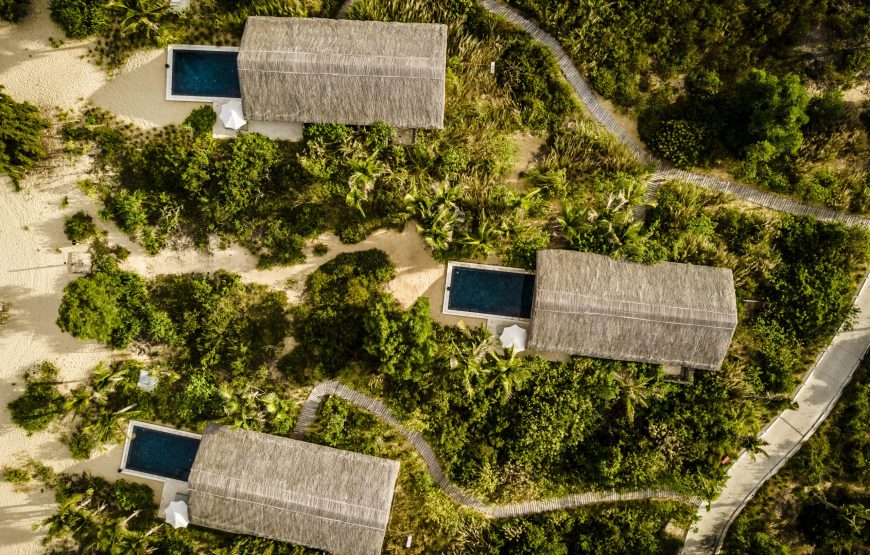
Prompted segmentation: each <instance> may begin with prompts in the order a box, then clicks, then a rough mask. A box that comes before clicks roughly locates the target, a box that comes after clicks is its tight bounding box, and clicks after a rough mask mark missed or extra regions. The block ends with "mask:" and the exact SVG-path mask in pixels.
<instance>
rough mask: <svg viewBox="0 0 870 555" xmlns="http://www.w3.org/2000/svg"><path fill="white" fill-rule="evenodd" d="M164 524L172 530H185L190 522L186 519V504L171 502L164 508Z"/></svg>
mask: <svg viewBox="0 0 870 555" xmlns="http://www.w3.org/2000/svg"><path fill="white" fill-rule="evenodd" d="M164 515H165V516H166V522H168V523H169V525H170V526H172V527H173V528H187V524H188V523H189V522H190V520H189V519H188V517H187V503H185V502H184V501H173V502H172V503H170V504H169V505H168V506H167V507H166V511H165V512H164Z"/></svg>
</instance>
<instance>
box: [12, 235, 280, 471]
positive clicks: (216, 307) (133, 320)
mask: <svg viewBox="0 0 870 555" xmlns="http://www.w3.org/2000/svg"><path fill="white" fill-rule="evenodd" d="M98 246H99V244H98ZM93 252H94V254H95V265H94V268H93V271H92V272H91V273H90V274H89V275H87V276H84V277H82V278H80V279H78V280H76V281H74V282H72V283H71V284H69V285H68V286H67V288H66V289H65V292H64V298H63V300H62V301H61V308H60V315H59V316H58V325H60V326H61V329H63V330H65V331H68V332H70V333H72V334H73V335H75V336H76V337H79V338H81V339H96V340H99V341H102V342H105V343H107V344H109V345H111V346H114V347H116V348H123V347H126V346H128V345H129V344H130V343H131V342H134V343H135V344H136V345H137V346H138V348H139V349H146V350H147V349H152V348H160V350H161V353H162V355H163V360H164V362H165V366H163V365H162V364H161V365H156V366H154V367H151V368H147V367H146V366H144V365H142V364H140V363H138V362H135V361H127V362H118V363H113V364H112V365H111V366H104V365H100V366H98V367H97V368H95V369H94V371H93V372H92V373H91V377H90V379H89V380H88V382H87V383H85V384H82V385H80V386H77V387H76V388H74V389H73V390H72V391H71V392H70V397H69V399H67V400H66V403H65V404H63V406H62V408H61V410H59V414H72V415H73V418H74V420H75V419H77V421H76V422H77V424H76V426H75V429H74V431H73V432H72V433H70V434H68V435H67V436H66V438H65V439H66V441H67V443H68V444H69V445H70V448H71V450H72V452H73V455H74V456H75V457H77V458H86V457H88V456H89V454H90V453H91V451H92V450H93V449H94V448H95V447H99V446H101V445H103V444H106V443H110V442H112V441H115V440H118V439H119V438H120V437H122V434H123V429H124V426H125V422H126V420H127V419H129V418H133V417H138V418H146V419H155V418H158V416H157V415H160V416H159V418H160V419H161V420H164V421H169V422H175V423H177V424H181V425H185V426H189V427H198V426H200V425H201V424H202V423H203V422H205V421H207V420H220V421H225V422H228V423H231V424H234V425H238V426H242V427H245V428H251V429H258V430H266V431H270V432H275V433H286V432H288V431H289V430H290V428H291V426H292V424H293V416H294V414H295V404H294V403H293V402H292V401H290V400H288V399H285V398H282V397H280V396H279V395H278V394H277V393H276V392H277V391H279V390H280V382H279V381H276V380H275V379H274V377H273V376H271V371H270V370H271V367H272V366H273V365H274V362H275V359H276V357H277V355H278V352H279V350H280V347H281V345H282V343H283V341H284V338H285V337H286V336H287V334H288V331H289V321H288V318H287V300H286V297H285V295H284V294H282V293H279V292H275V291H271V290H269V289H267V288H265V287H263V286H258V285H247V284H244V283H242V282H241V279H240V278H239V276H238V275H235V274H229V273H226V272H217V273H215V274H212V275H202V274H187V275H178V276H176V275H167V276H160V277H158V278H156V279H154V280H152V281H150V282H145V281H144V280H142V278H140V277H139V276H138V275H136V274H133V273H131V272H126V271H123V270H121V269H119V268H118V263H117V261H116V259H115V258H114V257H113V256H112V255H111V254H109V253H106V252H101V251H100V250H99V249H94V251H93ZM144 370H148V371H149V372H150V373H151V374H152V375H155V376H157V377H158V378H159V385H158V387H157V389H156V390H155V391H154V392H153V393H146V392H144V391H142V390H141V389H139V388H137V387H136V383H137V381H138V379H139V374H140V372H141V371H144ZM25 398H26V395H25ZM22 399H23V398H22ZM15 402H16V403H19V402H21V403H25V401H20V400H18V401H15Z"/></svg>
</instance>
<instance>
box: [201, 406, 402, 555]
mask: <svg viewBox="0 0 870 555" xmlns="http://www.w3.org/2000/svg"><path fill="white" fill-rule="evenodd" d="M398 473H399V463H398V462H396V461H391V460H386V459H381V458H377V457H371V456H368V455H361V454H359V453H351V452H349V451H341V450H338V449H333V448H331V447H325V446H322V445H316V444H313V443H306V442H303V441H296V440H293V439H289V438H284V437H278V436H272V435H268V434H263V433H259V432H252V431H247V430H234V429H232V428H229V427H226V426H220V425H216V424H211V423H209V424H208V426H207V427H206V430H205V432H204V433H203V435H202V441H201V443H200V445H199V451H198V452H197V455H196V460H195V461H194V463H193V468H192V469H191V471H190V479H189V501H188V504H189V509H190V522H191V524H196V525H199V526H205V527H208V528H214V529H217V530H223V531H226V532H233V533H239V534H251V535H255V536H261V537H264V538H270V539H274V540H279V541H285V542H290V543H294V544H299V545H304V546H307V547H312V548H315V549H322V550H325V551H328V552H330V553H340V554H349V555H357V554H359V555H374V554H378V553H380V552H381V548H382V545H383V542H384V533H385V531H386V528H387V522H388V521H389V518H390V507H391V505H392V500H393V490H394V488H395V483H396V477H397V476H398Z"/></svg>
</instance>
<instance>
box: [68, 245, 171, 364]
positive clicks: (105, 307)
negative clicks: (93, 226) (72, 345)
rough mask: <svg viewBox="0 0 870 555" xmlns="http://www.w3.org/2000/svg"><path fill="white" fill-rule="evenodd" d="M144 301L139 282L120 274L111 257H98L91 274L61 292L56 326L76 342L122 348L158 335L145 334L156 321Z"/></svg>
mask: <svg viewBox="0 0 870 555" xmlns="http://www.w3.org/2000/svg"><path fill="white" fill-rule="evenodd" d="M145 297H146V291H145V282H144V280H143V279H142V278H140V277H139V276H138V275H137V274H134V273H132V272H126V271H123V270H121V269H120V268H119V267H118V264H117V262H116V261H115V259H114V258H113V257H111V256H98V257H96V260H95V262H94V271H93V272H92V273H91V274H89V275H87V276H85V277H83V278H81V279H77V280H76V281H73V282H72V283H70V284H69V285H67V286H66V287H65V288H64V297H63V300H62V301H61V305H60V311H59V313H58V317H57V325H58V327H60V329H61V330H63V331H66V332H69V333H71V334H72V335H74V336H76V337H78V338H80V339H93V340H97V341H101V342H103V343H106V344H108V345H110V346H112V347H115V348H123V347H126V346H127V345H128V344H129V343H130V341H131V340H132V339H134V338H135V337H137V336H139V335H140V334H143V333H145V334H149V335H150V334H151V333H159V332H158V331H156V330H155V331H154V332H150V331H149V328H150V327H151V326H152V325H159V321H158V317H157V316H156V315H154V314H153V311H152V310H151V307H150V305H149V304H148V303H147V302H146V300H145Z"/></svg>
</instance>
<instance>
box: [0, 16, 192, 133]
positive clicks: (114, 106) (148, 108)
mask: <svg viewBox="0 0 870 555" xmlns="http://www.w3.org/2000/svg"><path fill="white" fill-rule="evenodd" d="M33 8H34V11H33V13H32V14H31V15H30V16H28V17H27V19H25V21H24V22H22V23H20V24H18V25H10V24H0V84H2V85H3V86H4V87H5V89H6V92H7V93H8V94H9V95H11V96H12V97H14V98H15V99H16V100H27V101H29V102H31V103H33V104H35V105H37V106H39V107H40V108H45V109H49V108H52V107H55V106H58V107H60V108H64V109H71V108H81V107H82V106H83V105H85V103H91V104H94V105H96V106H99V107H101V108H105V109H107V110H110V111H111V112H112V113H114V114H115V115H117V116H118V117H120V118H121V119H123V120H126V121H130V122H133V123H136V124H137V125H140V126H142V127H155V126H162V125H166V124H169V123H179V122H181V121H182V120H183V119H184V118H185V117H186V116H187V114H189V113H190V111H191V110H192V109H193V108H196V107H197V106H200V104H197V103H191V102H167V101H166V100H165V95H166V69H165V64H166V51H165V49H154V50H148V51H143V52H139V53H137V54H135V55H134V56H133V57H132V58H131V59H130V60H129V61H128V63H127V64H126V66H125V67H124V68H123V69H122V70H121V71H120V72H119V73H118V75H116V76H115V77H114V78H113V79H111V80H109V79H108V78H107V76H106V73H105V72H104V71H103V70H102V69H100V68H99V67H97V66H96V65H94V63H93V62H92V61H90V60H89V59H88V57H87V50H88V47H89V46H90V45H91V44H92V41H70V40H66V39H63V37H64V35H63V31H62V30H61V29H60V28H59V27H58V26H56V25H55V24H54V23H53V22H52V21H51V19H50V18H49V14H48V1H47V0H35V1H34V5H33ZM49 37H53V38H55V39H58V40H60V39H63V40H64V43H63V44H62V45H61V46H60V47H59V48H52V46H51V44H50V43H49V40H48V39H49Z"/></svg>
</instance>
